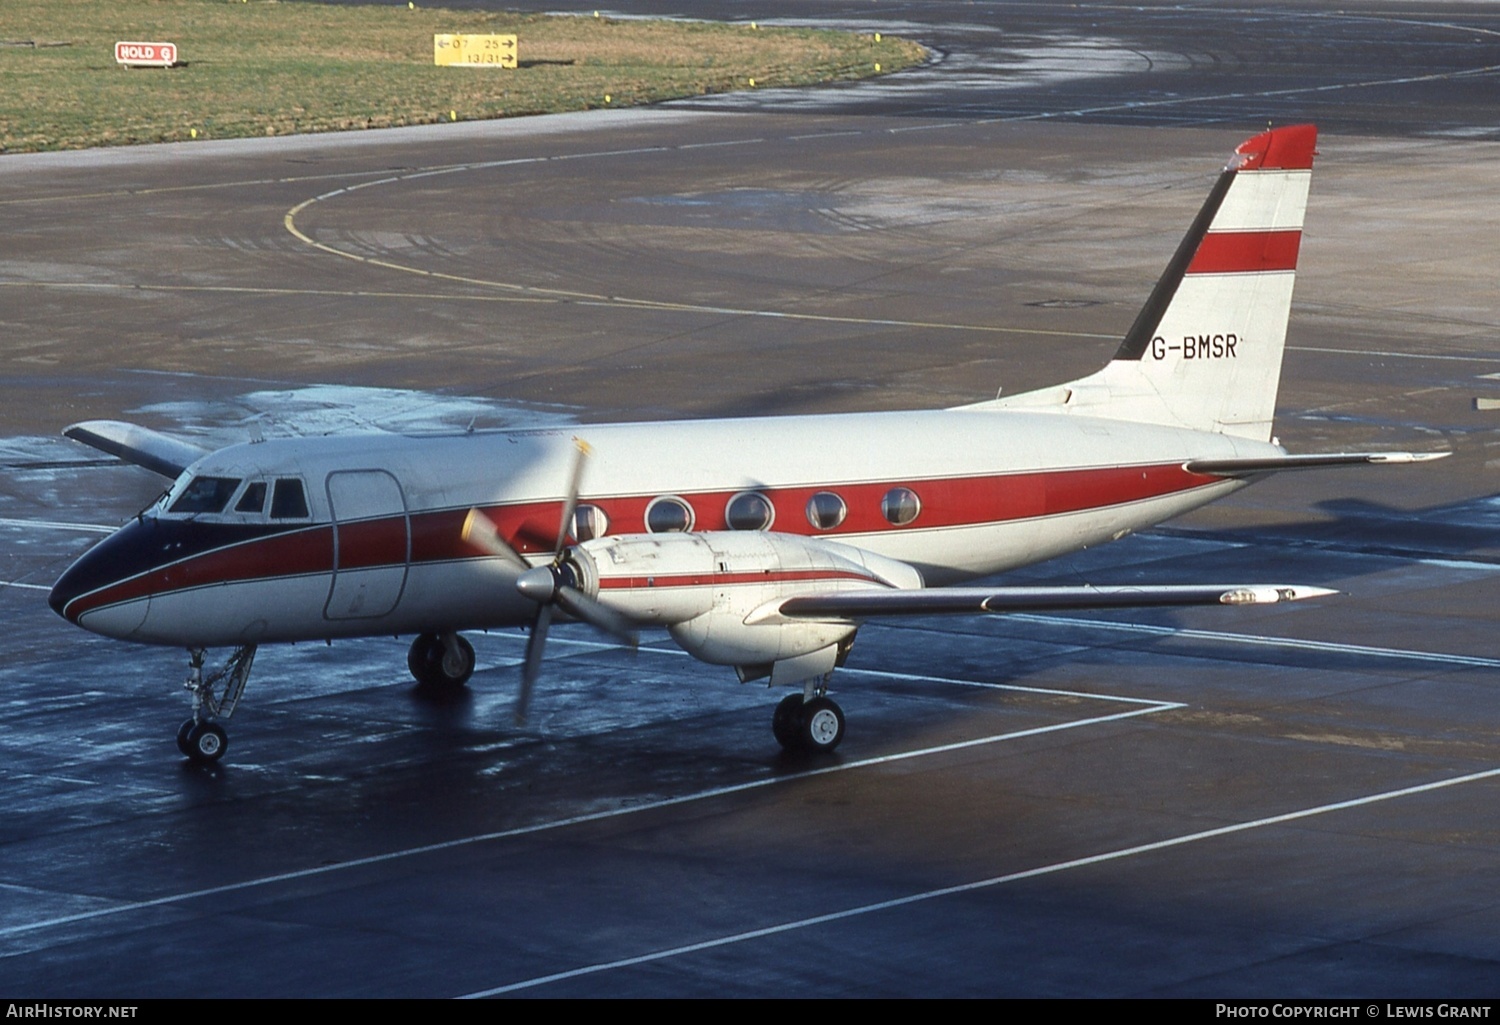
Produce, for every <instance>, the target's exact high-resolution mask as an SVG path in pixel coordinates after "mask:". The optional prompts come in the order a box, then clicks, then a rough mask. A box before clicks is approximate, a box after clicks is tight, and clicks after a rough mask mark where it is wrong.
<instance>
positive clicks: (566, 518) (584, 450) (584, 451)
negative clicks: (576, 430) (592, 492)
mask: <svg viewBox="0 0 1500 1025" xmlns="http://www.w3.org/2000/svg"><path fill="white" fill-rule="evenodd" d="M573 444H574V445H575V446H576V447H577V449H578V454H577V455H576V456H574V457H573V476H572V478H571V479H570V480H569V481H568V497H567V500H566V501H564V502H563V511H562V522H560V523H558V525H557V545H556V546H555V547H554V548H553V551H555V552H557V558H558V559H559V560H561V559H562V553H563V546H564V545H566V544H567V543H568V535H569V534H571V533H572V532H573V514H574V513H575V512H577V511H578V485H579V484H580V483H581V482H582V480H583V464H584V463H585V462H586V461H587V460H588V457H589V456H590V455H592V454H593V451H594V450H593V449H591V448H589V443H588V442H586V441H584V440H583V439H582V438H574V439H573Z"/></svg>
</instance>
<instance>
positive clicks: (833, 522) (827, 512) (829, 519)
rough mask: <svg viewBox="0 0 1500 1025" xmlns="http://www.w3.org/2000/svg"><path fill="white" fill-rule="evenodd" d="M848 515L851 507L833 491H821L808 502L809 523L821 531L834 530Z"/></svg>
mask: <svg viewBox="0 0 1500 1025" xmlns="http://www.w3.org/2000/svg"><path fill="white" fill-rule="evenodd" d="M848 514H849V507H848V506H846V505H844V500H843V499H842V498H840V497H839V496H838V495H835V494H834V493H833V492H832V491H819V492H818V493H817V494H816V495H813V496H812V497H811V498H809V499H808V500H807V522H808V523H811V524H812V525H813V526H814V527H817V528H818V529H819V530H832V529H833V528H834V527H837V526H838V525H839V524H840V523H843V522H844V517H845V516H847V515H848Z"/></svg>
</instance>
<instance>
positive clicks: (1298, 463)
mask: <svg viewBox="0 0 1500 1025" xmlns="http://www.w3.org/2000/svg"><path fill="white" fill-rule="evenodd" d="M1452 454H1453V453H1452V452H1319V453H1313V454H1311V455H1297V456H1293V455H1286V456H1271V457H1268V458H1251V459H1190V460H1188V461H1187V462H1186V463H1183V464H1182V468H1183V469H1184V470H1186V471H1187V472H1188V473H1203V474H1208V475H1210V476H1213V477H1252V476H1255V475H1256V474H1261V473H1280V472H1282V471H1283V470H1318V469H1323V468H1324V467H1329V466H1357V465H1360V464H1366V463H1374V464H1383V465H1388V466H1389V465H1396V464H1402V463H1425V462H1428V461H1430V460H1433V459H1446V458H1447V457H1448V456H1451V455H1452Z"/></svg>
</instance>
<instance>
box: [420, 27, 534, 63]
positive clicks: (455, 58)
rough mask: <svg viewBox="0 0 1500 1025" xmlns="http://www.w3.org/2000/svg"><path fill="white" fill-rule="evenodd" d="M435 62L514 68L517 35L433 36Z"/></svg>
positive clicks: (433, 60) (433, 61)
mask: <svg viewBox="0 0 1500 1025" xmlns="http://www.w3.org/2000/svg"><path fill="white" fill-rule="evenodd" d="M432 63H434V64H436V65H438V66H439V67H446V66H448V65H451V64H463V65H465V66H469V67H491V68H513V67H515V66H516V37H515V36H479V35H457V34H455V35H439V36H433V37H432Z"/></svg>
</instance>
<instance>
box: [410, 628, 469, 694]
mask: <svg viewBox="0 0 1500 1025" xmlns="http://www.w3.org/2000/svg"><path fill="white" fill-rule="evenodd" d="M406 668H408V669H410V670H411V675H412V679H414V680H416V681H417V683H419V684H421V685H422V686H423V687H431V688H434V689H440V690H456V689H458V688H459V687H462V686H463V685H464V684H465V683H467V682H468V681H469V677H470V676H471V675H473V673H474V646H473V645H472V644H470V643H469V642H468V641H466V640H464V638H463V637H461V636H459V635H458V634H456V633H452V632H449V633H442V634H421V635H420V636H418V637H417V639H416V640H414V641H412V642H411V650H409V651H408V652H407V653H406Z"/></svg>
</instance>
